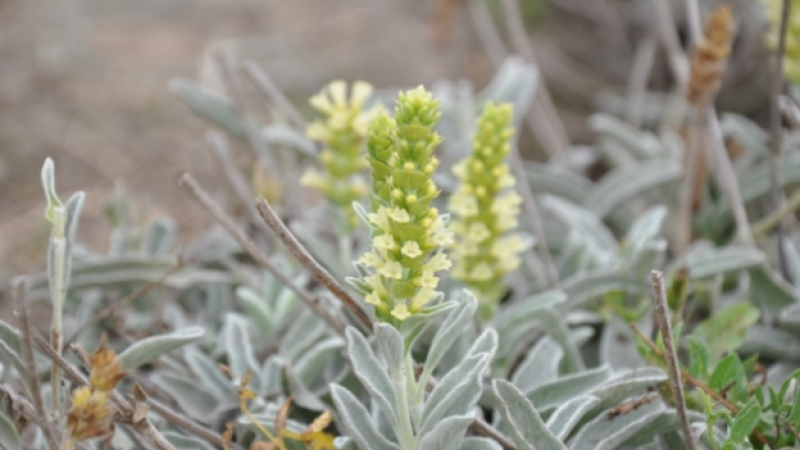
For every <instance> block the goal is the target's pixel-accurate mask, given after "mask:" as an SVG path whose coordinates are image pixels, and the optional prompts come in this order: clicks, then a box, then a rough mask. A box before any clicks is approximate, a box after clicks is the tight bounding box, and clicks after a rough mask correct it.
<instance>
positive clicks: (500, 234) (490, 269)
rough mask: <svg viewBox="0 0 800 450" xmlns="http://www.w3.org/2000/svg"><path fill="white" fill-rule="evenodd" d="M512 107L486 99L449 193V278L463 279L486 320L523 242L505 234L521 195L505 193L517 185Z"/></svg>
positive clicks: (510, 227)
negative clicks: (511, 166) (509, 159)
mask: <svg viewBox="0 0 800 450" xmlns="http://www.w3.org/2000/svg"><path fill="white" fill-rule="evenodd" d="M511 118H512V109H511V105H508V104H501V105H496V104H492V103H489V104H487V105H486V106H485V107H484V110H483V113H482V115H481V117H480V118H479V119H478V123H477V126H476V127H475V128H476V130H477V131H476V134H475V137H474V139H473V140H472V146H473V152H472V155H470V156H469V157H467V158H465V159H464V160H462V161H460V162H458V163H456V164H455V165H454V166H453V173H454V174H455V176H456V177H457V178H458V179H459V181H460V183H459V186H458V188H457V189H456V191H455V192H454V193H453V194H452V195H451V196H450V201H449V204H448V206H449V210H450V212H451V213H452V215H453V221H452V224H451V229H452V230H453V232H454V233H455V242H454V243H452V244H451V245H450V246H449V247H450V251H451V256H452V258H453V261H454V264H455V268H454V269H453V273H452V274H453V277H454V278H456V279H460V280H462V281H464V283H465V284H466V285H467V286H468V287H469V288H470V289H471V290H472V291H473V292H474V293H475V295H476V297H477V298H478V300H479V301H480V302H481V315H482V316H483V317H484V318H486V319H488V318H489V317H490V316H491V315H492V314H493V311H494V309H495V307H496V303H497V301H498V300H499V299H500V297H501V296H502V294H503V292H504V289H505V287H504V279H505V275H506V274H507V273H508V272H511V271H512V270H515V269H516V268H517V267H518V266H519V262H518V261H519V257H518V256H517V255H518V254H519V253H520V252H522V251H523V250H525V245H524V241H523V240H522V239H521V238H520V237H519V236H517V235H515V234H506V232H507V231H511V230H513V229H515V228H516V227H517V216H518V215H519V212H520V204H521V202H522V199H521V197H520V196H519V195H518V194H516V193H515V192H508V191H506V190H507V189H508V188H510V187H512V186H514V185H515V183H516V182H515V179H514V177H513V176H512V175H511V174H510V170H509V167H508V164H507V163H506V161H505V159H506V155H508V153H509V149H510V144H509V142H508V140H509V139H510V138H511V137H512V136H513V129H512V128H511V126H510V124H511Z"/></svg>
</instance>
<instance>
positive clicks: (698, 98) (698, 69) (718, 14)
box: [687, 5, 734, 106]
mask: <svg viewBox="0 0 800 450" xmlns="http://www.w3.org/2000/svg"><path fill="white" fill-rule="evenodd" d="M733 32H734V30H733V14H732V12H731V6H730V5H723V6H720V7H718V8H717V9H715V10H714V12H713V13H712V14H711V16H710V17H709V18H708V21H707V22H706V26H705V29H704V30H703V37H702V39H700V41H699V42H698V43H697V46H696V47H695V49H694V51H693V52H692V61H691V64H690V66H689V92H688V95H687V98H688V100H689V103H691V104H692V105H695V106H703V105H706V104H708V103H709V102H711V101H712V100H713V98H714V96H715V95H716V94H717V91H718V90H719V85H720V82H721V80H722V75H723V73H724V72H725V67H726V66H727V64H728V57H729V56H730V53H731V41H732V40H733Z"/></svg>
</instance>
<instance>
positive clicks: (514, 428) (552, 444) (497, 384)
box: [492, 379, 567, 450]
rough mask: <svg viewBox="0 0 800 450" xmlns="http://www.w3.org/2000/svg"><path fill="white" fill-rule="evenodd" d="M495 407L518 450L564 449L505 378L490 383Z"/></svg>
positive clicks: (528, 402)
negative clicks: (506, 425) (506, 424)
mask: <svg viewBox="0 0 800 450" xmlns="http://www.w3.org/2000/svg"><path fill="white" fill-rule="evenodd" d="M492 387H493V391H494V395H495V399H496V404H497V408H498V410H499V411H500V414H501V415H502V416H503V419H504V420H505V422H506V423H508V427H509V429H510V432H511V437H512V438H513V439H514V442H516V444H517V446H518V447H519V449H520V450H534V449H535V450H566V449H567V446H566V445H564V444H563V443H562V442H561V441H560V440H559V439H558V438H557V437H555V435H553V433H551V432H550V430H549V429H548V428H547V426H546V425H545V424H544V422H543V421H542V418H541V417H540V416H539V413H537V412H536V410H535V409H534V407H533V404H531V402H530V401H528V399H527V398H525V396H524V395H523V394H522V392H520V391H519V390H518V389H517V388H516V387H514V385H513V384H511V383H509V382H507V381H505V380H499V379H498V380H494V382H493V383H492Z"/></svg>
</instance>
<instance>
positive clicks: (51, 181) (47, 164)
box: [42, 158, 61, 223]
mask: <svg viewBox="0 0 800 450" xmlns="http://www.w3.org/2000/svg"><path fill="white" fill-rule="evenodd" d="M42 186H43V187H44V195H45V197H46V198H47V209H46V210H45V212H44V216H45V217H46V218H47V220H49V221H50V223H53V221H54V220H55V215H54V212H53V210H54V209H55V208H57V207H60V206H61V200H59V199H58V193H57V192H56V176H55V167H54V165H53V160H52V159H50V158H47V159H45V161H44V165H42Z"/></svg>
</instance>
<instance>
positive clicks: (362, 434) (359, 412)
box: [331, 385, 400, 450]
mask: <svg viewBox="0 0 800 450" xmlns="http://www.w3.org/2000/svg"><path fill="white" fill-rule="evenodd" d="M331 395H332V396H333V402H334V403H335V404H336V410H337V411H338V412H339V416H340V418H341V421H342V425H343V426H344V428H345V429H346V430H347V434H348V436H349V437H350V438H352V439H353V441H355V442H356V445H358V447H359V449H361V450H400V447H398V446H397V444H394V443H392V442H389V441H388V440H386V438H385V437H383V436H382V435H381V433H380V432H379V431H378V430H377V429H376V428H375V425H374V424H373V423H372V421H371V420H370V418H369V412H367V409H366V408H364V406H363V405H362V404H361V403H359V401H358V399H356V398H355V397H354V396H353V394H351V393H350V392H349V391H348V390H347V389H345V388H343V387H341V386H339V385H333V386H332V387H331Z"/></svg>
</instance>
